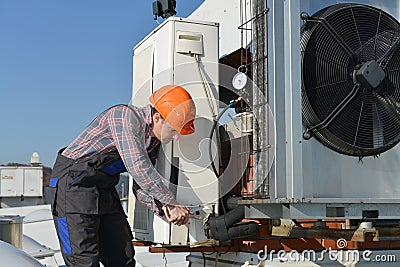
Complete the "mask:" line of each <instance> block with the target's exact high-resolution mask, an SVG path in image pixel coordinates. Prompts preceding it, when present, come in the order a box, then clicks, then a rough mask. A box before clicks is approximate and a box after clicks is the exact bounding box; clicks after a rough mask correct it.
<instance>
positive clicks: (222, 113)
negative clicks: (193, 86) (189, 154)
mask: <svg viewBox="0 0 400 267" xmlns="http://www.w3.org/2000/svg"><path fill="white" fill-rule="evenodd" d="M240 100H242V97H238V98H237V99H235V100H232V101H231V102H229V105H227V106H226V107H225V108H224V109H223V110H222V111H221V112H220V113H219V114H218V116H217V118H216V119H215V120H214V124H213V126H212V128H211V132H210V139H209V143H208V156H209V157H210V161H211V167H212V169H213V171H214V174H215V176H216V177H217V178H219V176H220V174H219V172H218V171H217V168H216V167H215V164H214V160H213V156H212V149H211V148H212V138H213V135H214V132H215V128H216V127H217V125H218V121H219V120H220V119H221V117H222V115H224V113H225V112H226V111H227V110H228V109H229V108H232V107H233V106H235V105H236V104H237V103H238V102H239V101H240Z"/></svg>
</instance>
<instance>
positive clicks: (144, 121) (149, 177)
mask: <svg viewBox="0 0 400 267" xmlns="http://www.w3.org/2000/svg"><path fill="white" fill-rule="evenodd" d="M131 108H132V109H133V110H131V109H130V108H129V107H127V106H124V105H119V106H114V107H112V108H110V109H108V110H106V111H104V112H103V113H101V114H100V115H99V116H97V118H95V119H94V120H93V121H92V122H91V123H90V124H89V126H88V127H87V128H86V129H85V130H84V131H83V132H82V133H81V134H80V135H79V136H78V137H77V138H76V139H75V140H74V141H73V142H72V143H71V144H70V145H69V146H68V147H67V148H66V149H65V150H64V151H63V153H62V155H63V156H66V157H68V158H72V159H78V158H84V157H89V156H95V155H97V154H103V153H107V152H110V151H112V150H115V149H116V150H118V153H119V154H120V156H121V159H122V161H123V162H124V164H125V167H126V169H127V171H128V172H129V174H130V175H132V177H133V180H134V185H133V188H132V189H133V192H134V194H135V196H136V198H137V199H138V200H139V201H140V202H142V203H143V204H145V205H146V206H147V207H149V208H150V209H151V210H153V211H154V212H155V214H157V215H158V216H163V215H164V212H163V211H162V210H161V207H162V206H164V205H167V204H171V203H172V202H174V203H175V200H174V196H173V194H172V193H171V192H170V191H169V190H168V188H167V186H166V185H165V184H164V183H163V181H162V180H163V179H164V178H163V177H162V176H161V175H160V174H159V173H158V172H157V170H156V169H155V168H154V166H153V164H152V162H153V163H154V162H155V158H156V156H157V154H158V153H153V152H154V150H155V149H154V148H157V151H158V148H159V144H160V141H159V140H158V139H156V138H152V140H151V142H150V146H149V147H148V148H146V140H147V139H148V138H149V135H150V131H151V129H152V116H151V106H150V105H147V106H145V107H143V108H138V107H135V106H131ZM134 111H135V112H134ZM157 151H156V152H157ZM149 155H150V156H151V157H152V158H151V159H150V157H149Z"/></svg>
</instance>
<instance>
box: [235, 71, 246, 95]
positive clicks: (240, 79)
mask: <svg viewBox="0 0 400 267" xmlns="http://www.w3.org/2000/svg"><path fill="white" fill-rule="evenodd" d="M246 83H247V75H246V73H243V72H240V71H239V72H238V73H236V74H235V76H233V79H232V85H233V88H235V89H236V90H241V89H243V87H245V86H246Z"/></svg>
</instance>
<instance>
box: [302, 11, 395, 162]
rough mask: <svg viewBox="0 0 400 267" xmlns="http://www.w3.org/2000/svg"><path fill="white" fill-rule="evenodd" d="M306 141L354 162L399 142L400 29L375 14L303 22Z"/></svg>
mask: <svg viewBox="0 0 400 267" xmlns="http://www.w3.org/2000/svg"><path fill="white" fill-rule="evenodd" d="M301 17H302V19H303V20H304V21H305V23H304V25H303V26H302V29H301V60H302V109H303V124H304V126H305V127H306V131H305V132H304V138H305V139H309V138H311V137H315V138H317V139H318V140H319V141H320V142H321V143H322V144H324V145H326V146H327V147H329V148H331V149H333V150H335V151H337V152H339V153H342V154H346V155H351V156H358V157H364V156H372V155H378V154H380V153H382V152H385V151H387V150H389V149H390V148H392V147H393V146H395V145H396V144H397V143H398V142H399V141H400V24H399V23H398V22H397V21H396V19H394V18H393V17H391V16H390V15H389V14H387V13H385V12H384V11H382V10H379V9H377V8H374V7H371V6H366V5H359V4H337V5H333V6H330V7H327V8H325V9H322V10H320V11H319V12H317V13H315V14H314V15H312V16H309V15H307V14H305V13H302V14H301Z"/></svg>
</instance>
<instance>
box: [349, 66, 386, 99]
mask: <svg viewBox="0 0 400 267" xmlns="http://www.w3.org/2000/svg"><path fill="white" fill-rule="evenodd" d="M358 66H359V65H358ZM354 71H355V79H356V82H359V83H360V84H361V86H362V87H364V88H366V89H369V90H374V91H376V92H378V93H380V90H379V85H380V84H381V83H382V82H383V80H384V79H385V77H386V75H385V72H384V71H383V69H382V67H381V66H380V65H379V64H378V63H377V62H376V61H375V60H370V61H368V62H365V63H363V64H362V65H361V66H359V68H358V69H357V68H356V69H355V70H354Z"/></svg>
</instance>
